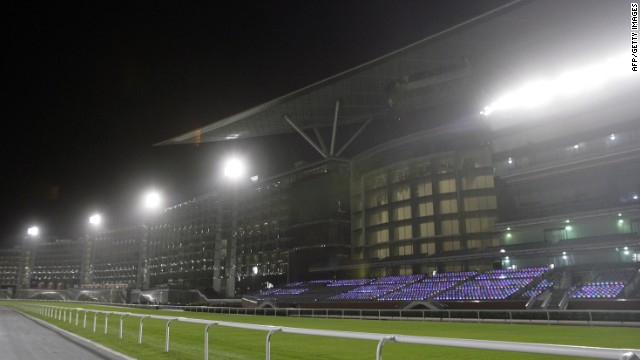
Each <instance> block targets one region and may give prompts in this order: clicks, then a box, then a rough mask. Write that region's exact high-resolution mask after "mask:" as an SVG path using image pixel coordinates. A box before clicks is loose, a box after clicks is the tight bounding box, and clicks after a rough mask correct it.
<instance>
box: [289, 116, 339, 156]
mask: <svg viewBox="0 0 640 360" xmlns="http://www.w3.org/2000/svg"><path fill="white" fill-rule="evenodd" d="M284 120H285V121H286V122H288V123H289V125H291V127H292V128H294V129H295V131H297V132H298V134H300V136H302V137H303V138H304V139H305V140H307V142H308V143H309V145H311V146H312V147H313V148H314V149H316V151H317V152H318V153H320V155H322V157H323V158H327V157H329V156H328V155H327V154H326V153H325V152H323V151H322V149H320V148H319V147H318V145H316V143H315V142H313V140H312V139H311V138H310V137H309V135H307V134H306V133H305V132H304V131H302V129H300V128H299V127H298V126H296V124H294V123H293V121H291V119H289V117H288V116H287V115H285V116H284Z"/></svg>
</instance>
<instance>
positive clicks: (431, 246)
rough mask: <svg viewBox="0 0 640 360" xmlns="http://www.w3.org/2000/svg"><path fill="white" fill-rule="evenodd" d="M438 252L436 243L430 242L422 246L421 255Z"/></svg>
mask: <svg viewBox="0 0 640 360" xmlns="http://www.w3.org/2000/svg"><path fill="white" fill-rule="evenodd" d="M435 252H436V243H434V242H428V243H422V244H420V253H421V254H434V253H435Z"/></svg>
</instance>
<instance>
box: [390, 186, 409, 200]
mask: <svg viewBox="0 0 640 360" xmlns="http://www.w3.org/2000/svg"><path fill="white" fill-rule="evenodd" d="M410 198H411V191H409V184H405V185H400V186H396V187H394V188H393V190H392V191H391V199H392V200H393V201H401V200H408V199H410Z"/></svg>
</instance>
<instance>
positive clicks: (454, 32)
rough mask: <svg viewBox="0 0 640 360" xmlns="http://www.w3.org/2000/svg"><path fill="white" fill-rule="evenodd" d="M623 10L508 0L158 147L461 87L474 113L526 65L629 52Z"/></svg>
mask: <svg viewBox="0 0 640 360" xmlns="http://www.w3.org/2000/svg"><path fill="white" fill-rule="evenodd" d="M628 16H629V9H628V3H624V2H623V3H611V2H603V1H597V0H587V1H557V0H535V1H514V2H511V3H508V4H506V5H503V6H501V7H499V8H496V9H493V10H491V11H489V12H487V13H485V14H483V15H480V16H478V17H475V18H473V19H470V20H467V21H465V22H463V23H461V24H458V25H456V26H453V27H451V28H449V29H446V30H444V31H441V32H439V33H437V34H433V35H431V36H429V37H427V38H425V39H423V40H421V41H418V42H416V43H414V44H412V45H410V46H407V47H405V48H402V49H399V50H397V51H394V52H392V53H390V54H388V55H385V56H383V57H380V58H378V59H375V60H372V61H370V62H368V63H365V64H363V65H360V66H358V67H355V68H353V69H351V70H348V71H345V72H343V73H340V74H337V75H335V76H332V77H330V78H327V79H325V80H322V81H319V82H317V83H315V84H312V85H309V86H307V87H305V88H302V89H300V90H297V91H294V92H292V93H290V94H287V95H284V96H282V97H279V98H276V99H273V100H271V101H269V102H266V103H263V104H261V105H258V106H256V107H253V108H250V109H248V110H246V111H243V112H241V113H238V114H235V115H232V116H229V117H227V118H224V119H221V120H219V121H216V122H214V123H212V124H210V125H207V126H204V127H202V128H199V129H196V130H193V131H190V132H188V133H186V134H182V135H179V136H176V137H174V138H171V139H169V140H166V141H163V142H161V143H159V144H157V145H171V144H188V143H200V142H215V141H224V140H233V139H239V138H251V137H257V136H266V135H274V134H282V133H290V132H295V131H298V132H299V133H300V134H301V135H302V136H306V132H307V131H308V130H311V129H319V128H329V127H333V128H334V135H333V136H334V138H335V128H336V127H337V125H345V124H363V125H362V126H366V124H367V123H368V121H371V120H377V119H381V118H385V117H388V116H389V115H390V114H393V113H394V112H395V113H397V112H403V111H407V110H409V109H415V108H423V107H429V106H432V105H436V104H441V103H444V102H450V101H452V100H455V99H456V98H458V97H459V96H460V94H461V93H469V92H472V93H473V94H472V97H473V98H475V101H477V104H473V106H476V105H477V109H478V111H480V110H481V108H482V105H484V104H483V103H482V102H483V101H490V100H491V99H490V98H489V97H490V96H494V95H495V93H494V92H495V91H497V90H498V89H504V87H506V86H508V85H509V84H513V82H514V81H518V80H520V78H521V77H523V76H525V75H528V72H530V71H534V72H538V73H539V72H541V71H545V70H549V69H564V68H567V67H570V66H576V65H579V64H583V63H586V62H587V61H588V60H590V59H594V60H598V59H599V58H600V57H606V56H609V55H611V54H609V52H610V51H617V50H620V49H621V50H627V51H628V53H629V54H630V44H629V25H628V23H629V19H628ZM483 92H484V93H483ZM467 99H468V97H467ZM361 129H362V128H361ZM355 136H357V135H355ZM318 138H319V141H320V142H322V141H321V140H320V136H318ZM305 139H307V141H309V142H310V143H311V145H313V146H314V147H315V148H316V150H318V151H319V152H321V153H322V154H323V155H326V156H325V157H328V156H330V155H334V151H333V146H332V150H331V153H329V151H328V150H327V149H326V148H325V146H324V144H320V145H322V149H320V146H317V145H315V144H314V143H313V140H311V139H310V138H308V136H306V137H305ZM347 145H348V144H347ZM345 146H346V145H345ZM337 155H339V153H338V154H337Z"/></svg>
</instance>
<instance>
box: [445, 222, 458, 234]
mask: <svg viewBox="0 0 640 360" xmlns="http://www.w3.org/2000/svg"><path fill="white" fill-rule="evenodd" d="M441 228H442V231H441V234H442V235H457V234H459V233H460V224H459V223H458V219H451V220H442V224H441Z"/></svg>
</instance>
